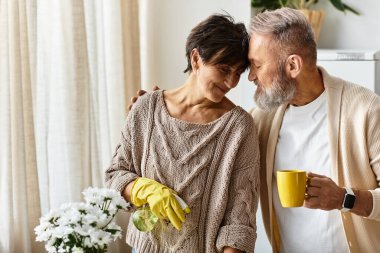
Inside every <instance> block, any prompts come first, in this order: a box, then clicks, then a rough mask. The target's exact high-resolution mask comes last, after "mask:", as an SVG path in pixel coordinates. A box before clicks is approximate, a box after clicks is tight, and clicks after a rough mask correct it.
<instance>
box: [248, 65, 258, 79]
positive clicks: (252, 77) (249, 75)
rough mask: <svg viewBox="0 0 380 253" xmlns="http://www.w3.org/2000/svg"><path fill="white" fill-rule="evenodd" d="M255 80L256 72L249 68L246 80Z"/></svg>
mask: <svg viewBox="0 0 380 253" xmlns="http://www.w3.org/2000/svg"><path fill="white" fill-rule="evenodd" d="M255 79H256V70H255V69H254V67H253V66H251V67H250V68H249V74H248V80H249V81H251V82H253V81H254V80H255Z"/></svg>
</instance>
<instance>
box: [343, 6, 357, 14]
mask: <svg viewBox="0 0 380 253" xmlns="http://www.w3.org/2000/svg"><path fill="white" fill-rule="evenodd" d="M343 5H344V9H346V10H348V11H350V12H352V13H354V14H356V15H360V13H359V12H357V11H356V10H354V9H352V8H351V7H350V6H348V5H347V4H343Z"/></svg>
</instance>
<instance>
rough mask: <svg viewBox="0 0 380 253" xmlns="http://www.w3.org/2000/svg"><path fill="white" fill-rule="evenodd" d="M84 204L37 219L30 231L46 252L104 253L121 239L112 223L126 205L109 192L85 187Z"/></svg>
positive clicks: (72, 205) (117, 229) (113, 193)
mask: <svg viewBox="0 0 380 253" xmlns="http://www.w3.org/2000/svg"><path fill="white" fill-rule="evenodd" d="M83 195H84V197H85V202H80V203H70V204H63V205H62V206H61V207H60V208H59V209H54V210H51V211H50V212H49V213H48V214H46V215H45V216H43V217H41V219H40V225H38V226H37V227H36V228H35V229H34V230H35V233H36V235H37V237H36V240H37V241H43V242H45V243H46V244H45V248H46V250H47V251H48V252H70V253H92V252H93V253H104V252H107V246H108V243H110V242H111V241H115V240H116V239H118V238H121V231H122V230H121V228H120V226H118V225H116V224H115V223H114V222H112V219H113V218H114V217H115V215H116V213H117V212H118V211H119V210H127V209H128V208H130V204H129V203H127V202H126V201H125V200H124V199H123V197H122V196H121V195H120V193H119V192H117V191H115V190H112V189H98V188H91V187H90V188H87V189H86V190H85V191H84V192H83Z"/></svg>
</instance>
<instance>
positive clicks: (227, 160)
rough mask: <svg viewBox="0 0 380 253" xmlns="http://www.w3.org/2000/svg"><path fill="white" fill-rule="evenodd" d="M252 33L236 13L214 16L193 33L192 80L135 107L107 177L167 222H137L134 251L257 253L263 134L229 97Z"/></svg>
mask: <svg viewBox="0 0 380 253" xmlns="http://www.w3.org/2000/svg"><path fill="white" fill-rule="evenodd" d="M248 39H249V37H248V33H247V31H246V29H245V27H244V25H243V24H241V23H234V21H233V19H232V18H231V17H230V16H227V15H212V16H210V17H209V18H207V19H206V20H204V21H203V22H201V23H200V24H198V25H197V26H196V27H194V28H193V29H192V31H191V33H190V35H189V36H188V38H187V43H186V56H187V61H188V65H187V68H186V70H185V72H188V73H189V76H188V78H187V80H186V81H185V83H184V84H182V85H181V86H179V87H178V88H175V89H171V90H165V91H155V92H152V93H148V94H146V95H144V96H142V97H141V98H139V99H138V101H137V102H136V103H135V105H134V106H133V108H132V110H131V111H130V113H129V115H128V117H127V120H126V123H125V127H124V129H123V131H122V136H121V140H120V143H119V145H118V146H117V149H116V152H115V154H114V157H113V160H112V165H111V166H110V167H109V168H108V169H107V171H106V184H107V186H108V187H111V188H113V189H116V190H117V191H120V193H121V194H122V195H123V196H124V198H125V199H126V200H127V201H129V202H131V203H132V204H133V205H134V206H137V207H139V206H141V205H143V204H148V205H149V206H150V208H151V210H152V212H153V213H154V214H155V215H156V216H157V217H159V218H160V219H162V220H165V219H166V220H168V221H170V223H169V222H168V223H165V222H159V223H157V226H155V228H154V229H153V230H152V231H150V232H141V231H139V230H138V229H136V228H135V227H134V226H133V224H132V222H130V223H129V227H128V232H127V243H128V244H129V245H131V246H132V247H133V248H134V249H135V250H136V251H137V252H141V253H156V252H163V253H165V252H176V253H178V252H186V253H189V252H194V253H201V252H207V253H211V252H253V249H254V244H255V240H256V218H255V215H256V209H257V201H258V191H259V176H258V169H259V150H258V137H257V133H256V129H255V127H254V125H253V121H252V118H251V116H250V115H249V114H248V113H247V112H245V111H244V110H243V109H242V108H241V107H239V106H236V105H235V104H234V103H232V102H231V101H230V100H229V99H228V98H226V97H225V95H226V93H227V92H228V91H229V90H230V89H232V88H234V87H236V85H237V83H238V82H239V79H240V75H241V73H242V72H244V71H245V69H246V68H247V67H248V65H249V62H248V60H247V52H248ZM174 194H178V196H180V197H181V198H182V199H183V200H184V201H185V202H186V203H187V204H188V205H189V207H190V209H191V212H190V213H189V214H186V215H185V214H184V211H183V210H182V208H181V206H180V205H179V203H178V202H177V200H176V198H175V196H174Z"/></svg>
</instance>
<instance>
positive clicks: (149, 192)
mask: <svg viewBox="0 0 380 253" xmlns="http://www.w3.org/2000/svg"><path fill="white" fill-rule="evenodd" d="M174 194H176V192H175V191H174V190H172V189H170V188H169V187H167V186H165V185H163V184H160V183H158V182H156V181H154V180H152V179H149V178H144V177H139V178H137V179H136V180H135V183H134V184H133V186H132V190H131V202H132V204H134V205H135V206H137V207H139V206H142V205H144V204H147V203H148V204H149V207H150V210H151V211H152V213H153V214H154V215H156V216H157V217H158V218H160V219H166V218H168V219H169V221H170V222H171V223H172V225H173V226H174V227H175V228H176V229H178V230H181V228H182V222H185V214H184V211H183V210H182V208H181V205H180V204H179V203H178V202H177V200H176V198H175V196H174Z"/></svg>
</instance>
